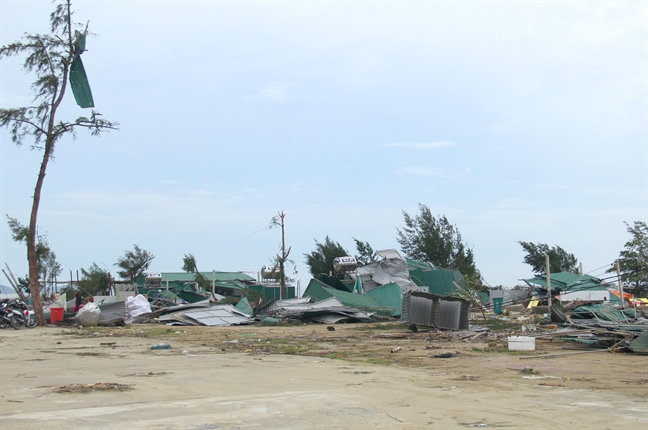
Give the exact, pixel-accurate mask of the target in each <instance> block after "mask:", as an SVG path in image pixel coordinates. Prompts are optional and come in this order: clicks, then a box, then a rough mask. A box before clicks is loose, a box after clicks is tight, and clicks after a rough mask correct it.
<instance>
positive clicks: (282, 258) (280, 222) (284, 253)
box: [268, 211, 291, 300]
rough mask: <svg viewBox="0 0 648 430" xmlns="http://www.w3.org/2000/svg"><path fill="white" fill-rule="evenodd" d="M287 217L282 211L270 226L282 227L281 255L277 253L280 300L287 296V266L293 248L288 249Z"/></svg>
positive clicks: (273, 218) (272, 220)
mask: <svg viewBox="0 0 648 430" xmlns="http://www.w3.org/2000/svg"><path fill="white" fill-rule="evenodd" d="M285 218H286V214H285V213H284V212H283V211H281V212H279V213H278V214H277V215H276V216H274V217H272V219H271V220H270V225H269V226H268V228H269V229H270V228H273V227H281V255H279V254H277V262H278V263H279V300H284V299H285V298H286V291H285V290H286V274H285V267H286V261H288V255H290V250H291V247H288V250H286V234H285V230H284V227H285V223H284V221H285Z"/></svg>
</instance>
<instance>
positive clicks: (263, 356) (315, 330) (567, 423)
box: [0, 324, 648, 430]
mask: <svg viewBox="0 0 648 430" xmlns="http://www.w3.org/2000/svg"><path fill="white" fill-rule="evenodd" d="M176 331H178V332H179V333H176ZM224 342H226V343H224ZM158 343H168V344H170V345H171V348H170V349H159V350H151V349H150V347H151V346H152V345H155V344H158ZM396 347H400V348H401V349H400V350H399V351H398V352H395V353H391V352H390V351H391V350H392V349H394V348H396ZM564 348H565V345H564V343H562V342H541V343H539V344H538V350H539V351H538V352H536V353H509V352H508V351H507V350H506V348H505V347H503V345H502V342H498V341H497V340H496V339H495V340H493V339H490V340H488V339H487V340H486V341H484V340H483V339H481V340H480V341H475V342H470V341H456V340H452V339H450V340H449V336H447V335H445V337H444V336H439V335H432V334H429V333H416V334H414V333H410V332H408V331H407V330H403V327H402V326H399V325H396V324H393V325H384V324H383V325H382V326H381V325H380V324H373V325H341V326H336V330H335V331H328V330H327V329H326V327H325V326H320V325H304V326H290V327H261V326H241V327H227V328H206V327H180V328H176V327H171V328H169V327H167V326H155V325H147V326H129V327H126V328H119V327H115V328H108V329H75V328H54V327H44V328H36V329H33V330H26V329H24V328H23V329H21V330H20V331H15V330H11V329H5V330H2V331H0V382H1V384H0V428H1V429H2V430H6V429H14V428H15V429H18V428H20V429H25V428H43V429H59V428H65V429H70V428H72V429H84V428H124V429H126V428H128V429H137V428H156V429H159V428H162V429H164V428H169V429H238V428H289V429H304V428H326V429H329V428H333V429H347V428H354V429H365V428H396V429H397V428H403V429H412V428H425V429H453V428H479V427H488V428H500V427H508V428H537V429H544V428H546V429H558V428H579V429H624V428H628V429H646V428H648V403H647V397H648V357H646V356H639V355H634V354H611V353H607V352H602V353H601V352H597V353H585V354H574V355H569V356H562V357H556V358H545V359H521V358H522V357H532V356H540V355H536V354H543V353H554V354H555V353H573V352H574V351H569V350H565V349H564ZM441 352H454V353H457V352H458V353H459V354H458V355H456V356H455V357H452V358H433V355H436V354H439V353H441ZM530 369H533V370H530ZM545 377H546V378H545ZM99 382H101V383H103V385H96V387H97V388H102V387H106V385H105V384H124V385H125V386H126V387H125V388H129V389H127V390H125V391H116V390H106V391H101V390H98V389H97V390H96V391H91V392H88V393H81V392H74V391H75V386H73V384H82V385H88V384H97V383H99ZM61 387H65V388H64V389H63V391H72V392H62V393H60V392H57V390H59V389H60V388H61ZM110 387H112V388H114V387H118V386H109V388H110Z"/></svg>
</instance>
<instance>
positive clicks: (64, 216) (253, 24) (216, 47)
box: [0, 0, 648, 287]
mask: <svg viewBox="0 0 648 430" xmlns="http://www.w3.org/2000/svg"><path fill="white" fill-rule="evenodd" d="M73 6H74V8H75V9H76V10H77V13H76V15H75V20H76V21H77V22H83V23H85V22H86V21H88V20H89V21H90V30H91V31H92V32H94V33H97V34H98V35H99V36H98V37H96V38H91V39H89V40H88V42H87V49H88V52H86V53H85V54H84V56H83V61H84V64H85V68H86V71H87V73H88V77H89V80H90V84H91V86H92V91H93V95H94V99H95V105H96V110H98V111H99V112H101V113H102V114H103V115H104V117H105V118H107V119H110V120H114V121H118V122H119V123H120V124H121V130H120V131H119V132H113V133H110V134H106V135H103V136H102V137H100V138H95V137H91V136H89V135H85V134H83V133H79V136H78V139H77V140H71V139H64V140H62V141H60V143H59V144H58V147H57V149H56V154H55V160H54V162H53V163H51V164H50V166H49V169H48V175H47V177H46V180H45V186H44V190H43V193H44V197H43V200H42V204H41V211H40V215H39V228H40V231H41V232H47V235H48V239H49V242H50V244H51V245H52V247H53V249H54V251H55V252H56V254H57V257H58V260H59V261H60V262H61V263H62V265H63V267H64V268H65V271H64V274H63V275H62V277H63V278H67V277H69V270H77V269H79V268H81V267H88V266H89V265H90V264H91V263H92V262H97V263H98V264H99V265H102V264H105V265H106V266H107V267H109V268H110V269H111V270H112V271H113V273H114V269H115V268H114V266H113V264H114V263H115V261H116V260H117V258H118V257H119V256H121V255H123V253H124V251H125V250H127V249H131V248H132V245H133V244H138V245H139V246H141V247H143V248H145V249H147V250H149V251H151V252H152V253H154V254H155V255H156V259H155V260H154V263H153V265H152V267H151V269H152V270H153V271H165V272H166V271H180V269H181V266H182V257H183V255H184V254H186V253H192V254H194V255H195V257H196V258H197V260H198V267H199V268H200V269H201V270H212V269H215V270H223V271H235V270H236V271H238V270H242V271H258V270H259V269H260V267H261V266H262V265H264V264H267V263H268V262H269V259H270V258H271V257H272V256H273V255H274V254H275V253H276V252H277V250H278V246H279V242H280V232H279V231H278V230H263V229H264V228H265V227H266V226H267V225H268V222H269V220H270V218H271V217H273V216H274V215H276V213H277V212H278V211H279V210H283V211H285V212H286V214H287V217H286V240H287V243H288V245H290V246H292V253H291V256H292V257H293V258H294V260H295V263H296V265H297V270H298V274H297V275H296V277H297V278H298V279H301V280H302V285H305V283H306V282H307V280H308V278H309V276H308V274H307V267H306V266H305V264H304V257H303V254H304V253H308V252H310V251H312V250H313V249H314V240H313V239H317V240H319V241H323V240H324V237H325V236H326V235H329V236H330V237H331V238H332V239H333V240H335V241H338V242H340V243H341V244H342V245H343V246H345V247H346V248H347V249H349V250H350V251H353V250H354V249H353V248H354V247H353V241H352V237H356V238H358V239H361V240H364V241H368V242H369V243H370V244H371V245H372V246H373V247H374V248H376V249H384V248H398V243H397V242H396V228H398V227H402V225H403V221H402V220H403V217H402V211H403V210H404V211H407V212H408V213H411V214H413V213H415V212H416V211H417V206H418V204H419V203H422V204H425V205H427V206H429V207H430V209H431V210H432V213H434V214H438V215H443V214H445V215H446V216H447V217H448V218H449V220H450V221H451V222H453V223H455V224H456V225H457V227H458V228H459V230H460V231H461V233H462V235H463V238H464V240H465V241H466V242H467V243H468V244H469V245H470V246H472V247H473V249H474V252H475V259H476V263H477V267H478V268H479V269H480V270H481V272H482V274H483V276H484V278H485V280H486V281H487V282H488V283H490V284H491V285H498V284H503V285H505V286H510V287H512V286H514V285H515V284H517V283H518V281H517V280H518V279H520V278H524V277H530V276H531V271H530V267H529V266H527V265H525V264H523V263H522V259H523V258H524V253H523V252H522V249H521V247H520V246H519V244H518V243H517V241H520V240H523V241H533V242H543V243H548V244H549V245H559V246H561V247H563V248H564V249H566V250H567V251H568V252H572V253H574V254H575V255H576V257H577V258H578V259H579V261H581V262H582V263H583V266H584V269H585V271H586V272H590V273H592V274H595V275H597V274H600V273H601V271H602V270H598V269H599V268H600V267H602V266H605V265H608V264H610V263H611V262H612V261H614V259H615V258H616V257H617V256H618V253H619V251H620V250H621V249H622V247H623V244H624V243H625V242H626V240H628V238H629V235H628V233H627V232H626V229H625V225H624V224H623V222H624V221H626V222H629V223H632V222H633V221H635V220H642V221H646V220H647V219H648V215H647V212H648V198H647V177H648V166H647V160H648V156H647V154H648V152H647V148H648V145H647V142H648V140H647V139H648V130H647V118H648V116H647V82H648V81H647V76H648V75H647V69H646V64H647V60H648V54H647V40H648V36H647V34H648V32H647V28H646V3H645V2H609V3H606V2H574V3H572V2H524V1H517V2H489V1H474V2H411V3H407V2H343V1H342V2H309V1H301V2H271V1H267V2H263V1H260V2H236V1H234V2H209V1H205V2H156V1H151V2H112V1H104V2H82V1H77V2H74V4H73ZM52 7H53V6H52V4H51V3H50V2H49V1H45V2H26V1H4V0H2V1H1V2H0V13H1V15H0V38H1V40H0V42H1V43H2V44H6V43H9V42H12V41H14V40H16V39H18V38H19V37H20V36H21V35H22V34H23V32H46V31H47V29H48V17H49V13H50V12H51V10H52ZM19 64H20V63H19V61H18V60H16V59H8V60H3V61H2V62H1V63H0V72H1V76H0V106H2V107H3V108H8V107H16V106H22V105H27V104H29V103H30V100H31V95H30V93H29V84H30V82H31V80H32V79H31V77H29V76H25V75H23V74H22V72H21V71H20V68H19ZM82 113H84V112H83V111H82V110H81V109H79V108H78V107H77V106H76V105H75V104H74V99H73V97H71V94H70V95H69V97H68V98H67V100H66V101H65V102H64V108H63V110H62V112H61V114H62V115H61V118H62V119H63V118H67V119H71V118H74V117H76V116H77V115H79V114H82ZM0 144H1V148H0V151H1V152H0V154H1V157H2V159H1V160H0V168H1V184H0V188H1V198H0V205H1V213H2V215H3V217H4V216H5V215H6V214H9V215H10V216H12V217H16V218H18V219H19V220H21V221H22V222H23V223H27V221H28V217H29V211H30V208H31V195H32V193H33V187H34V185H35V180H36V174H37V169H38V165H39V162H40V153H38V152H36V151H30V150H29V148H28V147H27V146H24V147H20V148H18V147H16V146H15V145H14V144H13V143H12V142H11V141H10V138H9V134H8V133H7V131H6V130H4V129H3V130H0ZM0 240H1V243H0V260H1V262H2V263H3V266H4V263H8V264H9V265H10V266H11V268H12V269H13V271H14V272H15V273H17V274H20V275H24V274H25V273H26V272H27V262H26V256H25V255H26V252H25V249H24V246H22V245H18V244H16V243H14V242H12V240H11V236H10V232H9V229H8V227H7V224H6V222H5V221H4V220H3V221H2V224H1V226H0ZM2 282H3V283H5V284H6V280H4V279H3V281H2Z"/></svg>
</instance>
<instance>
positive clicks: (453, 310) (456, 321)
mask: <svg viewBox="0 0 648 430" xmlns="http://www.w3.org/2000/svg"><path fill="white" fill-rule="evenodd" d="M469 314H470V301H469V300H464V299H459V298H455V297H443V298H442V299H441V303H440V306H439V324H438V325H437V327H440V328H449V329H452V330H468V329H469V328H470V323H469V321H468V319H469Z"/></svg>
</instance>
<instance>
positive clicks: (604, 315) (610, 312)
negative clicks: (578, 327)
mask: <svg viewBox="0 0 648 430" xmlns="http://www.w3.org/2000/svg"><path fill="white" fill-rule="evenodd" d="M571 317H572V318H596V319H599V320H603V321H614V322H627V321H628V317H627V316H626V314H624V313H623V312H621V311H619V310H616V309H614V308H613V307H611V306H608V305H603V304H591V305H585V306H578V307H576V308H574V309H572V311H571Z"/></svg>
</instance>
